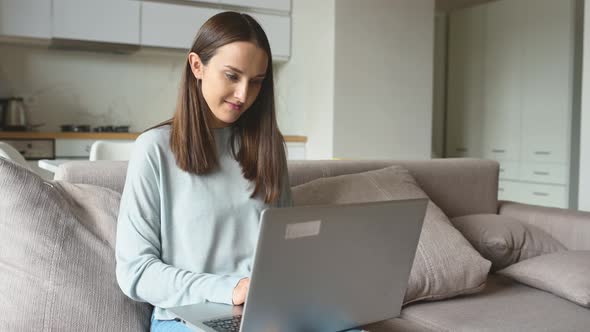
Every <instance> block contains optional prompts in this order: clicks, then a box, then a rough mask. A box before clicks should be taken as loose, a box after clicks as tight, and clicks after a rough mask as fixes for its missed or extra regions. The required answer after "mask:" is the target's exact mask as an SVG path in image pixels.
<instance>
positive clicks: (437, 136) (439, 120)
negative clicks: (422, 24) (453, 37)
mask: <svg viewBox="0 0 590 332" xmlns="http://www.w3.org/2000/svg"><path fill="white" fill-rule="evenodd" d="M434 24H435V27H434V60H433V61H434V69H433V70H434V76H433V93H432V95H433V100H432V157H433V158H442V157H444V153H445V147H444V142H445V109H446V105H445V104H446V79H447V76H446V70H447V65H446V64H447V15H446V14H436V19H435V21H434Z"/></svg>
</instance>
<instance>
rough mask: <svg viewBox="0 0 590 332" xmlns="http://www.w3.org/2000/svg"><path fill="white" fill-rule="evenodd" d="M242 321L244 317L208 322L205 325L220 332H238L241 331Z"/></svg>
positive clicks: (238, 316) (237, 316)
mask: <svg viewBox="0 0 590 332" xmlns="http://www.w3.org/2000/svg"><path fill="white" fill-rule="evenodd" d="M241 321H242V315H236V316H233V317H230V318H221V319H213V320H208V321H206V322H203V324H205V325H207V326H209V327H210V328H212V329H214V330H215V331H219V332H238V331H240V322H241Z"/></svg>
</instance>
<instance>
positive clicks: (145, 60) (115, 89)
mask: <svg viewBox="0 0 590 332" xmlns="http://www.w3.org/2000/svg"><path fill="white" fill-rule="evenodd" d="M183 63H184V55H183V54H182V53H179V52H171V53H163V54H146V53H145V52H143V53H139V54H131V55H119V54H109V53H93V52H79V51H63V50H53V49H47V48H46V47H41V46H13V45H0V84H2V89H0V90H2V91H1V93H2V94H3V95H24V96H26V97H27V101H28V102H29V103H30V110H31V119H32V122H33V123H45V124H46V126H45V127H43V128H41V129H42V130H44V131H56V130H59V125H61V124H66V123H73V124H90V125H92V126H97V125H107V124H115V125H126V124H130V125H131V126H132V128H131V130H133V131H141V130H143V129H146V128H147V127H148V126H151V125H153V124H156V123H158V122H159V121H162V120H165V119H167V118H169V117H170V116H171V115H172V112H173V109H174V106H175V102H176V95H177V87H178V83H179V81H180V73H181V70H182V64H183Z"/></svg>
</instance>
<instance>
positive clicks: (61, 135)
mask: <svg viewBox="0 0 590 332" xmlns="http://www.w3.org/2000/svg"><path fill="white" fill-rule="evenodd" d="M140 134H141V133H109V132H102V133H99V132H86V133H85V132H78V133H74V132H36V131H0V139H19V138H22V139H96V140H103V139H121V140H134V139H136V138H137V136H139V135H140ZM285 141H286V142H287V143H306V142H307V137H306V136H285Z"/></svg>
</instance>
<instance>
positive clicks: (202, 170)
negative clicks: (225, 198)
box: [156, 12, 287, 203]
mask: <svg viewBox="0 0 590 332" xmlns="http://www.w3.org/2000/svg"><path fill="white" fill-rule="evenodd" d="M237 41H247V42H252V43H253V44H254V45H256V46H257V47H259V48H261V49H262V50H264V51H265V52H266V54H267V57H268V64H267V69H266V76H265V78H264V80H263V82H262V87H261V89H260V92H259V94H258V96H257V98H256V100H255V101H254V103H253V104H252V106H250V108H249V109H248V110H247V111H246V112H244V113H243V114H242V115H241V116H240V118H239V119H238V120H237V121H236V122H234V123H233V124H232V134H231V138H230V140H231V142H232V144H231V147H232V149H231V151H232V154H233V156H234V158H235V159H236V160H237V161H238V162H239V163H240V166H241V168H242V174H243V176H244V178H246V179H248V180H250V181H253V182H254V183H255V187H254V191H253V192H252V195H251V197H255V196H256V195H258V194H261V195H263V197H264V201H265V202H266V203H270V202H274V201H275V200H277V199H278V198H279V196H280V193H281V188H282V186H283V185H284V183H283V175H284V172H286V170H287V165H286V157H285V140H284V138H283V135H282V134H281V132H280V131H279V129H278V125H277V121H276V115H275V102H274V80H273V70H272V53H271V51H270V45H269V42H268V38H267V37H266V34H265V33H264V30H262V27H261V26H260V25H259V24H258V22H256V21H255V20H254V19H253V18H252V17H251V16H250V15H247V14H241V13H236V12H223V13H220V14H217V15H215V16H213V17H211V18H210V19H209V20H207V22H205V24H203V26H202V27H201V28H200V29H199V32H198V33H197V36H196V38H195V40H194V42H193V45H192V46H191V49H190V51H189V53H190V52H194V53H196V54H198V55H199V58H200V59H201V62H202V64H203V65H207V63H208V62H209V60H210V59H211V58H212V57H213V56H214V55H215V53H216V51H217V49H218V48H219V47H221V46H223V45H226V44H229V43H232V42H237ZM211 116H214V115H213V114H212V113H211V111H210V109H209V107H208V106H207V103H206V102H205V99H204V98H203V94H202V90H201V84H200V82H199V80H197V78H195V76H194V75H193V73H192V71H191V67H190V64H189V63H188V61H187V63H186V66H185V69H184V73H183V74H182V81H181V84H180V91H179V94H178V101H177V104H176V112H175V113H174V116H173V118H172V119H170V120H168V121H165V122H163V123H161V124H159V125H157V126H156V127H159V126H163V125H167V124H170V125H172V130H171V137H170V147H171V149H172V152H173V153H174V156H175V158H176V164H177V165H178V167H179V168H181V169H182V170H184V171H187V172H190V173H193V174H206V173H209V172H211V171H213V170H215V169H216V168H217V167H218V162H219V160H218V154H217V149H216V146H215V137H214V136H213V131H212V128H210V127H209V124H208V121H207V119H208V118H209V117H211ZM236 139H239V141H240V142H241V144H240V145H239V146H240V149H239V151H238V152H237V153H236V151H235V146H236V145H235V144H233V143H234V142H235V141H236Z"/></svg>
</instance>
